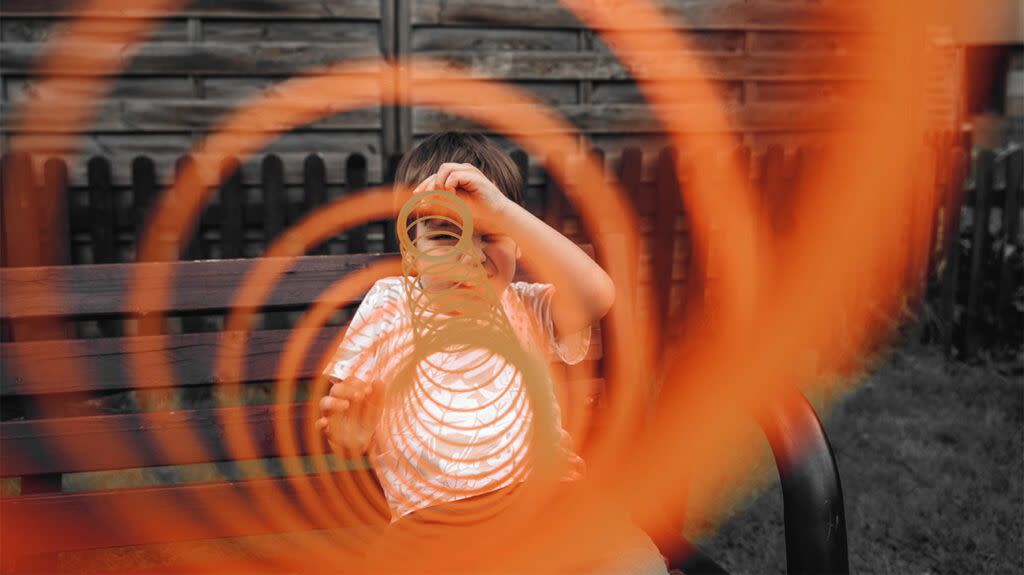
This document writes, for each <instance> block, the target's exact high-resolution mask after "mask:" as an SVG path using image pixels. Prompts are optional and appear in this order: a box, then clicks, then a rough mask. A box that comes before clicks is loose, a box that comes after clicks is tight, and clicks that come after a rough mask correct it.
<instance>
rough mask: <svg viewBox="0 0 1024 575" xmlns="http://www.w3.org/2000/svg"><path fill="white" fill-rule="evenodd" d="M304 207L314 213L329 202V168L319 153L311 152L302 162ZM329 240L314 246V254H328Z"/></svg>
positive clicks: (309, 212) (306, 210)
mask: <svg viewBox="0 0 1024 575" xmlns="http://www.w3.org/2000/svg"><path fill="white" fill-rule="evenodd" d="M302 189H303V204H302V207H303V209H304V210H305V212H306V213H307V214H311V213H313V211H314V210H316V209H317V208H318V207H319V206H322V205H324V204H326V203H327V168H326V166H324V160H323V158H321V157H320V156H318V155H317V154H310V155H308V156H306V159H305V160H304V161H303V162H302ZM327 247H328V246H327V242H326V241H323V242H320V244H318V245H316V246H313V247H312V251H310V253H311V254H313V255H321V256H322V255H325V254H327Z"/></svg>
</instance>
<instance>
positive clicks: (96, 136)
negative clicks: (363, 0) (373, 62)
mask: <svg viewBox="0 0 1024 575" xmlns="http://www.w3.org/2000/svg"><path fill="white" fill-rule="evenodd" d="M228 138H229V139H238V140H242V141H249V142H251V140H252V138H253V135H252V134H251V133H248V134H241V133H239V134H235V135H233V136H228ZM68 141H71V142H74V144H75V146H68V145H67V143H68ZM18 142H19V145H20V146H21V147H20V148H19V149H20V150H21V151H25V152H30V153H32V157H33V167H34V170H35V172H36V173H39V172H40V171H41V167H42V164H43V161H44V160H45V159H47V158H49V157H61V158H63V159H65V161H67V162H68V169H69V172H70V173H69V175H70V177H71V185H72V187H77V186H82V187H84V186H85V185H86V182H87V179H86V165H85V163H86V162H85V160H86V159H87V158H88V157H89V156H103V157H105V158H107V159H109V160H110V164H111V167H112V168H113V173H112V174H111V176H112V178H113V183H114V185H115V186H127V185H128V184H129V183H130V179H129V174H130V172H129V166H130V165H131V162H132V160H133V159H134V158H135V157H136V156H139V155H145V156H148V157H150V158H152V159H153V161H154V162H155V164H156V168H157V173H158V174H159V175H160V176H161V184H164V185H166V184H169V183H171V182H172V181H173V174H174V169H173V168H174V163H175V162H176V161H177V159H178V158H179V157H180V156H181V155H182V154H185V153H190V149H191V148H192V147H193V138H192V136H191V134H187V133H181V132H178V133H147V132H141V133H93V134H88V135H83V136H81V137H78V138H73V139H70V140H69V139H68V138H67V137H66V136H65V135H53V134H24V135H22V136H20V137H19V138H18ZM380 144H381V134H380V132H379V131H317V132H292V133H284V134H281V135H279V136H278V137H277V138H275V139H274V140H273V142H271V143H269V144H268V145H267V146H266V147H264V148H263V150H262V153H272V154H278V155H279V156H280V157H281V159H282V161H284V162H285V183H288V184H298V185H301V184H302V176H303V174H302V161H303V160H304V159H305V157H306V156H307V155H308V154H309V153H310V150H325V151H324V152H323V156H324V160H325V162H327V165H328V170H327V176H328V182H329V183H336V182H344V170H343V167H344V161H345V159H346V158H347V157H348V155H349V154H354V153H359V154H363V155H364V156H365V157H366V158H367V170H368V171H369V177H370V181H371V182H379V181H380V178H381V172H382V165H381V157H380V153H379V150H380ZM193 156H195V157H196V158H197V159H199V158H203V159H205V160H207V161H204V162H203V163H202V165H203V166H204V167H208V169H205V170H203V173H202V174H201V175H202V177H203V183H204V184H205V185H210V186H212V185H215V184H217V183H219V182H218V180H219V177H220V169H219V164H220V161H221V160H222V156H218V155H215V154H210V153H206V154H203V153H201V152H200V153H194V154H193ZM261 160H262V154H254V155H253V156H250V157H249V158H246V161H245V163H244V164H243V165H242V175H243V182H244V183H246V184H249V185H258V184H260V182H261V180H260V177H261V174H260V162H261ZM335 162H337V163H335Z"/></svg>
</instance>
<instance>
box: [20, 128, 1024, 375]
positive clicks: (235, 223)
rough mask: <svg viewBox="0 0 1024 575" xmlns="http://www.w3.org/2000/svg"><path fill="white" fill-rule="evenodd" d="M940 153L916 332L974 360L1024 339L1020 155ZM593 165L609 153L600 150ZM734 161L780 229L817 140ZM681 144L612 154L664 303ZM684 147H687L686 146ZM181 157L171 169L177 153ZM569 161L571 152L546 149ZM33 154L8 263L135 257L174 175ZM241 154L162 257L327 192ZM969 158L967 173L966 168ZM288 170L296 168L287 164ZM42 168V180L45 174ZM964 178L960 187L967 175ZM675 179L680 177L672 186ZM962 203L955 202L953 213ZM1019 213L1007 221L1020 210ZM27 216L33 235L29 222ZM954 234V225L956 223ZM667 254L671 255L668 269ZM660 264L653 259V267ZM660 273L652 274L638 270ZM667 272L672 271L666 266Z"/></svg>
mask: <svg viewBox="0 0 1024 575" xmlns="http://www.w3.org/2000/svg"><path fill="white" fill-rule="evenodd" d="M931 144H932V150H933V151H934V153H935V156H934V158H935V163H934V164H935V166H936V172H935V178H934V185H935V190H934V191H935V193H936V194H938V197H939V198H941V201H940V207H939V209H938V210H937V212H936V213H935V214H934V217H933V218H931V223H932V224H933V225H932V226H931V229H930V230H929V234H930V237H931V239H932V242H931V246H932V249H930V250H929V254H928V266H927V270H928V272H927V277H926V289H925V290H924V293H925V294H926V298H925V300H924V304H923V310H924V311H925V312H926V313H925V315H926V319H928V320H929V321H927V322H925V323H926V329H925V332H924V337H925V338H926V339H927V340H928V341H932V342H937V343H940V344H941V345H942V346H944V348H945V349H946V350H947V352H948V353H949V354H950V355H956V356H971V355H973V354H975V353H977V351H978V350H979V349H981V348H983V347H988V346H993V345H1003V344H1006V343H1013V342H1015V341H1019V340H1020V333H1021V316H1022V310H1021V300H1022V297H1024V294H1022V293H1021V291H1022V288H1021V273H1022V270H1021V268H1022V267H1024V266H1022V265H1021V261H1022V242H1021V237H1020V236H1021V225H1020V217H1019V216H1020V213H1021V205H1022V202H1021V161H1022V160H1021V158H1022V152H1021V150H1020V149H1015V150H1010V151H1005V152H1002V153H996V152H993V151H987V150H986V151H981V152H980V153H978V154H977V158H976V160H975V161H973V162H971V161H970V158H969V157H968V154H967V153H966V152H965V151H964V149H963V148H962V147H960V146H956V145H953V143H952V141H951V140H950V139H949V138H948V137H938V138H935V139H934V140H933V141H932V142H931ZM594 153H595V154H597V155H598V157H599V158H600V159H601V161H603V160H604V154H603V152H601V151H600V150H596V151H595V152H594ZM737 153H738V155H739V159H740V163H741V165H743V166H747V169H748V170H749V172H750V173H749V176H750V178H751V180H752V181H753V182H754V184H755V189H757V190H759V192H758V193H759V204H760V205H761V211H762V220H763V221H767V222H768V225H771V226H773V227H774V228H775V229H777V230H784V228H785V227H786V226H788V225H790V223H791V222H792V218H793V217H794V215H793V214H792V213H790V211H789V204H790V202H789V190H793V189H796V188H797V187H798V186H799V185H800V182H801V179H802V178H804V177H807V174H808V173H809V172H810V170H809V169H808V168H809V165H810V164H813V163H814V162H816V161H817V160H816V158H817V157H818V155H820V154H821V150H820V149H812V148H799V149H795V150H789V151H788V152H787V151H786V150H784V149H783V148H782V147H780V146H771V147H769V148H768V149H767V151H766V152H765V153H764V154H763V156H761V157H760V158H757V159H758V161H757V162H756V163H755V162H752V161H751V153H750V150H749V149H747V148H740V149H739V150H738V151H737ZM675 154H676V152H675V151H674V150H673V149H672V148H665V149H663V150H662V151H661V153H660V154H659V157H658V159H657V162H656V170H655V173H654V177H653V181H643V179H642V178H643V174H642V172H643V170H642V166H643V165H644V160H643V152H642V151H641V150H640V149H638V148H628V149H626V150H625V151H624V152H623V153H622V154H621V156H620V157H619V158H618V159H617V160H616V161H615V162H614V163H613V165H614V167H615V171H616V174H617V177H618V178H619V180H620V181H621V182H622V184H623V186H624V188H625V189H626V190H627V192H628V193H629V195H630V196H631V198H632V199H633V201H634V204H635V206H636V209H637V212H638V215H639V216H640V222H639V226H640V228H641V231H642V233H643V235H644V236H645V238H646V239H647V240H648V241H647V246H648V249H647V251H646V252H645V254H644V256H643V258H642V261H641V262H640V265H639V268H638V272H637V277H638V278H639V280H640V281H641V282H646V281H655V282H658V283H659V285H666V284H668V283H671V284H673V288H672V290H671V291H670V290H658V292H659V293H663V294H664V295H662V296H661V297H670V298H672V300H673V301H672V302H670V305H669V306H668V307H665V308H661V309H676V310H678V309H679V308H680V307H681V303H682V299H683V295H682V294H683V293H684V291H685V287H686V285H687V282H686V279H687V277H689V276H690V275H691V274H692V273H693V270H695V269H699V268H700V267H701V265H702V264H701V261H700V260H701V258H700V257H691V256H693V255H697V256H699V255H700V254H691V253H690V249H689V243H688V242H687V241H686V231H687V225H686V219H685V214H684V213H683V207H682V205H681V204H680V202H679V191H678V186H679V185H683V186H684V187H685V185H686V182H687V176H686V174H685V173H684V174H682V177H681V178H678V179H677V177H676V173H675ZM688 157H689V156H688ZM513 158H514V159H515V161H516V162H517V164H518V165H519V167H520V170H521V172H522V174H523V176H524V181H532V182H533V183H535V184H536V183H537V178H533V179H532V180H531V179H530V178H531V176H530V174H528V166H529V163H528V158H527V156H526V154H525V153H523V152H521V151H516V152H514V153H513ZM399 159H400V157H399V156H391V157H389V158H387V159H386V160H385V161H384V162H383V165H384V174H383V176H384V180H385V181H390V180H391V175H392V174H393V172H394V168H395V166H396V165H397V162H398V160H399ZM689 159H690V161H689V162H684V165H686V166H690V167H691V168H687V169H692V166H694V165H706V164H705V163H706V162H707V160H708V158H707V157H702V155H701V154H700V153H699V152H698V153H695V154H693V155H692V157H689ZM188 161H190V159H189V158H188V157H183V158H181V159H180V160H179V161H178V171H180V169H181V168H182V167H183V165H184V163H185V162H188ZM553 161H556V162H569V165H570V166H571V165H572V158H571V157H564V156H563V157H557V158H553ZM33 162H34V160H33V158H30V157H28V156H26V155H17V156H15V155H8V156H5V157H4V158H3V169H4V173H5V177H4V184H5V187H6V188H7V189H5V190H4V194H3V198H4V201H3V205H2V208H3V220H2V221H3V226H4V230H5V231H4V233H3V238H2V240H3V241H2V242H0V248H2V252H0V258H2V265H4V266H27V265H42V264H46V265H65V264H67V265H74V264H81V263H118V262H131V261H134V258H135V242H136V239H137V237H138V234H139V231H140V230H142V229H144V228H145V226H146V217H147V215H148V213H149V212H148V210H149V207H150V206H151V204H152V202H153V200H154V199H155V198H156V197H157V195H158V194H159V193H160V192H161V190H162V189H163V186H164V183H165V182H167V181H169V178H168V176H170V174H158V173H157V170H156V168H155V166H154V163H153V162H152V161H151V160H150V159H149V158H148V157H146V156H139V157H137V158H135V159H134V161H132V162H131V165H130V166H127V167H123V166H112V165H111V163H110V162H109V161H108V160H107V159H106V158H103V157H93V158H92V159H90V160H89V161H88V164H87V174H88V184H87V185H86V186H71V185H69V181H68V177H67V166H66V164H65V163H64V160H62V159H60V158H51V159H49V160H47V161H45V162H44V163H43V164H41V165H43V170H42V173H41V174H38V173H34V172H33V165H36V166H38V165H40V164H38V163H33ZM367 165H368V162H367V158H365V157H363V156H362V155H359V154H353V155H351V156H349V157H348V158H347V160H345V162H344V166H343V171H344V174H345V180H344V181H345V182H346V186H345V189H344V190H334V191H333V192H332V194H333V195H335V196H337V195H343V194H348V193H353V192H355V191H358V190H359V189H360V188H363V187H365V186H366V185H367V184H368V183H370V182H368V179H369V177H368V170H367ZM238 166H239V164H238V162H237V161H235V160H233V159H230V158H229V159H225V160H224V161H223V164H222V173H223V174H224V179H223V183H221V184H220V185H219V186H218V188H219V189H218V190H217V192H216V194H215V196H214V198H213V200H212V202H211V203H210V204H209V205H208V206H207V208H206V209H205V211H204V212H203V214H202V217H201V220H200V221H199V222H198V227H197V228H196V230H195V231H194V233H193V234H192V238H191V240H190V242H189V244H188V245H187V246H184V248H183V249H181V248H180V247H179V246H168V250H167V252H166V253H167V257H168V258H176V257H177V256H178V255H179V254H180V257H181V258H183V259H221V258H239V257H256V256H259V255H260V254H261V252H262V249H263V248H264V247H265V246H266V245H268V243H269V242H270V241H271V240H272V239H273V238H274V237H275V236H276V235H277V234H278V233H280V232H281V231H282V230H284V229H286V228H288V227H289V226H290V225H291V224H293V223H295V222H296V221H298V220H299V219H300V218H302V217H303V216H304V215H305V214H307V213H309V212H311V211H312V210H314V209H316V208H317V207H319V206H321V205H323V204H324V203H326V202H327V201H329V199H331V198H329V195H330V194H329V193H328V187H329V186H328V183H327V179H326V175H325V174H326V172H327V166H326V165H325V162H324V160H323V158H321V157H320V156H319V155H316V154H311V155H309V156H307V157H306V158H305V161H304V162H303V165H302V168H301V172H302V174H303V178H302V182H301V186H297V187H296V186H294V185H289V184H286V181H285V177H284V173H285V170H286V166H285V165H284V162H283V161H282V160H281V158H280V157H278V156H276V155H273V154H271V155H267V156H265V157H263V158H262V160H261V163H260V182H259V183H258V185H257V186H255V187H253V186H243V182H242V180H241V177H240V171H239V169H238ZM969 168H973V169H969ZM114 169H126V170H127V171H129V172H130V179H129V180H130V185H129V186H128V187H124V186H115V185H114V184H113V183H112V182H113V178H112V170H114ZM292 169H294V167H292ZM40 176H41V177H40ZM965 180H966V183H965ZM679 182H681V184H680V183H679ZM48 197H49V198H66V199H67V200H66V201H61V202H40V201H39V198H48ZM527 204H528V208H529V209H530V210H531V211H533V212H534V213H535V214H536V215H538V216H540V217H542V218H543V219H544V220H545V221H546V222H547V223H548V224H550V225H552V226H553V227H555V228H557V229H559V230H561V231H562V232H563V233H565V234H566V235H568V236H569V237H571V238H573V239H574V240H576V241H578V242H581V243H584V242H588V241H589V239H588V238H587V237H586V232H585V230H584V229H583V228H582V226H580V224H579V220H578V218H577V216H576V214H575V212H574V211H573V209H572V206H571V205H570V204H569V203H568V202H567V201H566V194H565V193H564V192H563V190H561V189H560V188H559V186H558V185H557V184H556V183H555V182H554V181H553V180H552V179H550V178H548V177H547V176H546V174H541V177H540V185H539V186H536V185H535V186H533V187H532V188H529V189H528V193H527ZM958 208H959V209H958ZM1015 214H1016V215H1017V217H1014V215H1015ZM26 226H28V227H29V228H30V229H31V231H30V232H28V231H27V230H26V228H25V227H26ZM951 231H952V232H951ZM18 237H37V238H39V242H38V243H37V244H33V245H24V244H22V245H12V242H13V238H18ZM391 251H397V242H396V239H395V237H394V232H393V229H392V227H391V226H390V225H389V224H388V222H375V223H370V224H367V225H364V226H360V227H358V228H356V229H351V230H347V231H345V232H344V233H340V234H338V235H336V236H334V237H332V238H330V239H329V240H328V241H326V242H324V243H323V244H321V245H320V246H318V247H316V248H315V249H314V250H313V252H312V253H314V254H327V253H372V252H391ZM665 262H673V263H672V264H671V265H665ZM651 264H654V265H651ZM649 269H656V270H669V271H667V272H659V273H663V274H666V277H658V278H652V277H649V275H650V274H649V273H647V272H646V271H645V270H649ZM669 273H670V274H671V275H670V276H669V275H668V274H669ZM263 317H264V320H265V322H266V323H265V324H264V325H263V326H262V327H267V328H282V327H287V326H288V325H290V323H291V321H293V320H294V319H295V318H296V317H297V316H296V315H295V314H294V313H291V314H290V312H271V313H267V314H264V316H263ZM222 320H223V315H220V316H216V315H214V316H211V315H206V316H193V317H180V318H171V319H169V324H168V325H164V326H147V327H146V328H145V329H146V330H147V331H148V332H150V333H153V332H159V331H166V332H170V333H189V332H195V331H215V330H217V329H218V328H219V327H220V326H222V325H223V324H222ZM125 326H130V327H129V329H130V330H138V329H140V328H139V327H138V326H133V325H132V322H124V321H118V320H114V319H100V320H97V321H96V322H78V323H76V324H75V325H72V326H67V328H66V330H64V331H63V332H61V333H57V334H40V333H33V332H32V331H31V330H29V331H24V330H22V334H23V335H16V334H14V333H12V326H9V325H5V326H4V331H3V338H4V341H11V340H12V339H15V340H21V339H25V338H26V337H27V338H31V339H49V338H54V337H100V336H103V337H109V336H114V335H120V334H122V332H123V330H124V329H125Z"/></svg>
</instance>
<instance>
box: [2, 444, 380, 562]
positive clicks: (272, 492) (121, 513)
mask: <svg viewBox="0 0 1024 575" xmlns="http://www.w3.org/2000/svg"><path fill="white" fill-rule="evenodd" d="M357 465H358V464H357V463H355V462H354V463H353V464H352V467H357ZM338 473H353V471H341V472H338ZM331 475H333V476H334V477H331V476H328V477H327V478H326V479H328V480H329V481H337V473H335V474H331ZM364 477H365V475H364ZM307 479H308V480H309V482H310V483H309V484H310V486H311V487H312V488H313V489H314V490H317V491H318V492H319V495H317V496H316V497H317V498H319V499H322V500H325V501H326V500H327V498H328V495H327V493H326V492H325V491H323V489H324V488H325V486H324V485H323V483H322V480H320V479H318V477H317V476H307ZM370 484H371V485H372V480H371V481H370ZM240 497H244V498H246V499H247V500H249V501H252V502H254V505H253V506H252V507H248V508H240V509H237V510H236V511H237V513H238V516H236V517H234V518H233V519H235V520H231V521H225V520H218V521H214V520H210V519H209V518H207V514H208V513H209V511H208V510H209V509H211V508H213V507H215V506H216V505H217V504H218V503H223V502H224V501H226V500H236V501H237V500H238V499H237V498H240ZM276 498H283V499H284V500H285V501H288V502H290V504H291V505H292V506H296V507H301V506H302V505H303V502H302V501H303V500H302V499H301V498H300V497H299V494H298V492H297V490H296V483H295V479H294V478H289V477H281V478H273V479H256V480H251V481H244V482H235V481H224V482H215V483H200V484H193V485H178V486H173V487H150V488H142V489H130V490H109V491H99V492H93V493H76V494H63V495H61V494H49V495H36V496H30V497H19V498H14V499H7V498H5V499H2V500H0V510H2V513H0V525H2V527H3V529H4V531H5V532H6V533H12V532H13V530H17V531H20V532H25V531H28V532H36V533H47V534H48V535H47V536H46V537H33V538H30V539H29V538H26V539H25V540H24V541H23V542H22V545H19V546H18V548H17V551H16V552H15V551H14V550H12V555H14V554H15V553H16V554H17V555H21V556H25V555H29V554H32V553H41V552H44V551H52V550H76V549H95V548H103V547H116V546H127V545H145V544H149V543H158V542H169V541H188V540H196V539H212V538H220V537H240V536H247V535H261V534H268V533H282V532H288V531H305V530H310V529H324V528H332V527H344V526H352V525H365V524H366V523H367V522H369V520H368V519H363V520H362V521H359V522H358V523H353V522H352V521H351V520H349V521H344V520H342V516H343V514H339V513H335V514H330V513H326V514H324V515H323V516H318V517H319V518H318V519H314V518H313V517H311V516H310V515H308V514H303V513H299V514H292V515H290V516H289V517H287V518H285V517H277V518H276V519H275V520H273V521H271V520H269V519H268V518H267V517H266V516H263V515H261V514H259V513H258V512H256V511H255V510H256V509H257V508H259V507H260V506H259V505H258V504H255V502H258V501H270V500H272V499H276ZM154 517H160V518H162V521H161V525H160V528H159V529H158V530H155V529H154V528H153V518H154ZM204 518H206V519H204ZM324 518H329V519H328V521H326V522H325V521H324V520H323V519H324ZM85 520H88V521H89V524H92V525H103V526H106V528H102V529H81V528H77V529H72V528H68V526H73V525H81V524H82V522H83V521H85ZM59 526H64V528H59ZM112 526H117V528H116V529H114V528H111V527H112ZM154 531H158V533H154ZM10 559H11V558H7V560H8V561H10Z"/></svg>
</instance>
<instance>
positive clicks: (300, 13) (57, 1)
mask: <svg viewBox="0 0 1024 575" xmlns="http://www.w3.org/2000/svg"><path fill="white" fill-rule="evenodd" d="M2 13H3V16H4V17H5V18H9V17H12V16H18V17H27V16H32V17H90V18H101V17H102V18H239V19H247V18H255V19H262V18H295V19H311V20H321V19H327V18H330V19H345V20H375V19H377V18H379V17H380V2H379V1H378V0H287V1H280V0H275V1H270V2H250V1H246V0H195V1H192V2H188V3H182V4H181V5H173V6H170V7H168V8H165V9H160V10H157V9H153V8H149V7H145V8H144V7H138V6H132V4H131V3H126V2H115V3H100V4H88V5H84V6H83V5H82V3H80V2H75V1H74V0H4V6H3V11H2Z"/></svg>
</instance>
